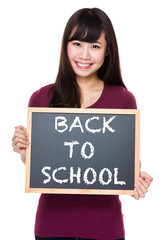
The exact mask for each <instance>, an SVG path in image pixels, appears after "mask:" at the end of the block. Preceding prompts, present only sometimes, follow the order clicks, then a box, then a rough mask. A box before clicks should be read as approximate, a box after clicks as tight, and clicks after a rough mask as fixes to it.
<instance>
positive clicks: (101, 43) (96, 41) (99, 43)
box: [94, 41, 102, 45]
mask: <svg viewBox="0 0 165 240" xmlns="http://www.w3.org/2000/svg"><path fill="white" fill-rule="evenodd" d="M94 43H99V44H101V45H102V42H98V41H96V42H94Z"/></svg>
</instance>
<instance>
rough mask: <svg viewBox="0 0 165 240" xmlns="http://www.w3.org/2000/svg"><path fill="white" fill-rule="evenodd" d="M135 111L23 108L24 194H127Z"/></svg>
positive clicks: (133, 161) (136, 136)
mask: <svg viewBox="0 0 165 240" xmlns="http://www.w3.org/2000/svg"><path fill="white" fill-rule="evenodd" d="M139 124H140V111H139V110H123V109H122V110H121V109H76V108H74V109H72V108H69V109H64V108H28V128H27V129H28V134H29V138H30V146H29V147H28V149H27V153H26V189H25V191H26V192H40V193H67V194H68V193H70V194H133V189H134V184H135V181H136V179H137V178H138V176H139V146H140V127H139Z"/></svg>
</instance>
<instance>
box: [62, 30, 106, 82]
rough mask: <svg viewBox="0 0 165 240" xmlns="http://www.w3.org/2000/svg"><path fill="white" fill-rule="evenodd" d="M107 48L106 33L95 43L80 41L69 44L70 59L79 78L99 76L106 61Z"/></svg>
mask: <svg viewBox="0 0 165 240" xmlns="http://www.w3.org/2000/svg"><path fill="white" fill-rule="evenodd" d="M106 47H107V43H106V40H105V33H104V31H103V32H102V33H101V35H100V37H99V39H98V40H97V41H96V42H95V43H88V42H81V41H78V40H73V41H71V42H68V46H67V53H68V58H69V61H70V63H71V66H72V68H73V71H74V72H75V74H76V77H77V78H87V77H95V76H97V71H98V69H99V68H100V67H101V66H102V64H103V62H104V59H105V53H106Z"/></svg>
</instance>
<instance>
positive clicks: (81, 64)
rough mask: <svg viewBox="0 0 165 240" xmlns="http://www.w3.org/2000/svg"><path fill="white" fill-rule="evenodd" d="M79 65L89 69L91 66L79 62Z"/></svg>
mask: <svg viewBox="0 0 165 240" xmlns="http://www.w3.org/2000/svg"><path fill="white" fill-rule="evenodd" d="M77 64H78V65H79V66H81V67H88V66H89V65H91V64H90V63H88V64H83V63H78V62H77Z"/></svg>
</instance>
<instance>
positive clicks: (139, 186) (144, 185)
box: [132, 171, 153, 200]
mask: <svg viewBox="0 0 165 240" xmlns="http://www.w3.org/2000/svg"><path fill="white" fill-rule="evenodd" d="M152 181H153V178H152V177H151V176H150V175H149V174H148V173H146V172H141V171H140V176H139V178H138V179H137V181H136V184H135V189H134V195H132V197H133V198H135V199H136V200H139V199H140V198H144V197H145V194H146V193H147V192H148V188H149V186H150V184H151V182H152Z"/></svg>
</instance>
